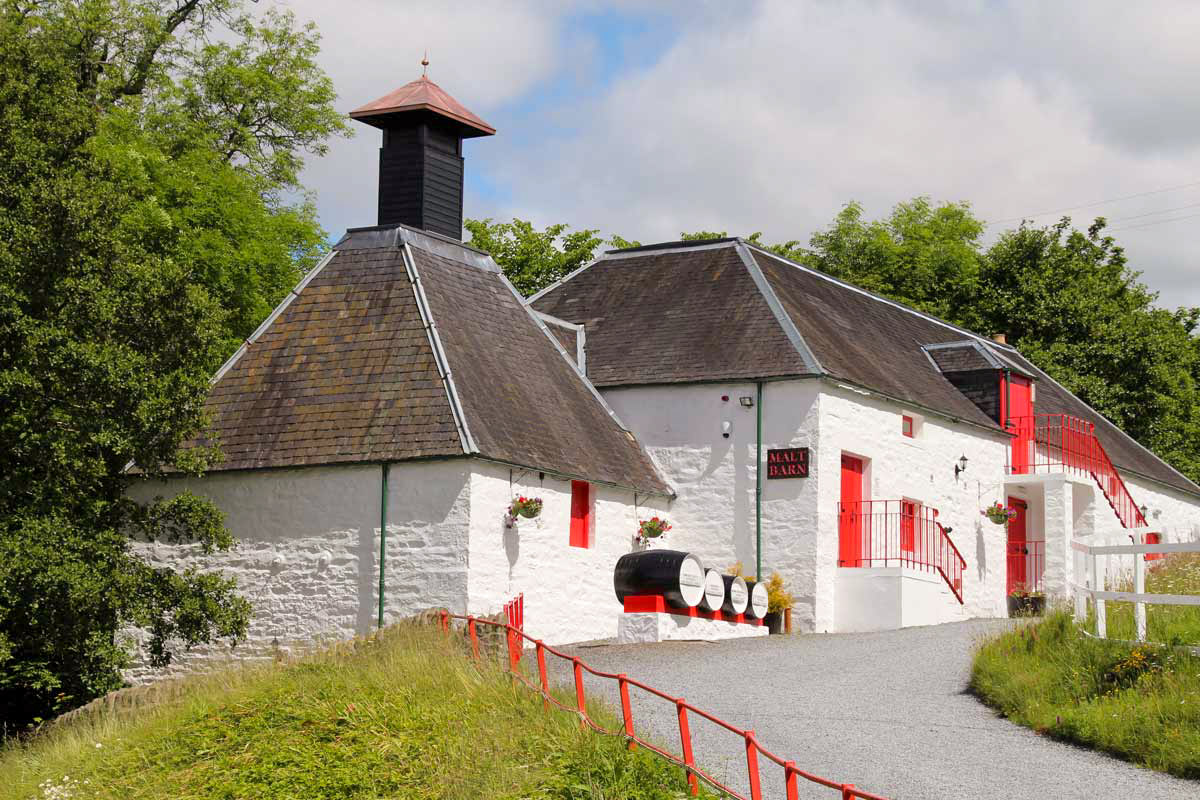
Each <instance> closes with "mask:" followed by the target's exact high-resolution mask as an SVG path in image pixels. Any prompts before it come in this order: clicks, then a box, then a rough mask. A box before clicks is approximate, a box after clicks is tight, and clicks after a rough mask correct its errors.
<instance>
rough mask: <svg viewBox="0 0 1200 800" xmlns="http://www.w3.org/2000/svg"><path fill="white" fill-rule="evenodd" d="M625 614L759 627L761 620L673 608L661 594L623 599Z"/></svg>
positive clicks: (640, 595) (637, 595)
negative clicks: (725, 622) (662, 616)
mask: <svg viewBox="0 0 1200 800" xmlns="http://www.w3.org/2000/svg"><path fill="white" fill-rule="evenodd" d="M624 605H625V613H626V614H638V613H646V612H651V613H658V614H678V615H679V616H681V617H697V618H699V619H715V620H718V621H720V620H725V621H727V622H735V623H740V624H742V625H755V626H761V625H762V624H763V621H762V620H761V619H747V618H746V615H745V614H736V615H735V614H723V613H721V611H720V609H718V610H716V611H705V610H703V609H701V608H697V607H695V606H693V607H691V608H675V607H674V606H669V605H667V599H666V598H665V597H663V596H662V595H661V594H635V595H630V596H629V597H626V598H625V603H624Z"/></svg>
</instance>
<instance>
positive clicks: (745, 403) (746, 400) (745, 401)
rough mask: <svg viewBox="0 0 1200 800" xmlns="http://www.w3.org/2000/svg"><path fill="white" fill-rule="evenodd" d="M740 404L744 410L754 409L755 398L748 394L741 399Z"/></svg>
mask: <svg viewBox="0 0 1200 800" xmlns="http://www.w3.org/2000/svg"><path fill="white" fill-rule="evenodd" d="M738 402H739V403H741V404H742V407H743V408H754V398H753V397H751V396H750V395H748V394H744V395H742V396H741V397H739V398H738Z"/></svg>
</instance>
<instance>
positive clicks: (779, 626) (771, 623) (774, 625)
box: [763, 611, 783, 636]
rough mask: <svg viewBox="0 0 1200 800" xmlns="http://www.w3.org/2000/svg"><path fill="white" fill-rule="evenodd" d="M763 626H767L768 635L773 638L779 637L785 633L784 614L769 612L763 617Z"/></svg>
mask: <svg viewBox="0 0 1200 800" xmlns="http://www.w3.org/2000/svg"><path fill="white" fill-rule="evenodd" d="M763 624H764V625H766V626H767V633H769V634H771V635H772V636H778V635H779V634H781V633H783V612H782V611H769V612H767V615H766V616H765V617H763Z"/></svg>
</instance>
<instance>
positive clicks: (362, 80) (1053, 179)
mask: <svg viewBox="0 0 1200 800" xmlns="http://www.w3.org/2000/svg"><path fill="white" fill-rule="evenodd" d="M632 6H633V4H625V8H626V10H628V9H629V8H630V7H632ZM293 7H294V8H296V10H297V11H298V13H300V15H301V16H305V12H308V13H309V15H310V16H312V17H314V18H315V19H316V20H317V22H318V24H319V25H320V26H321V29H322V31H323V32H324V33H325V37H326V52H325V55H324V58H325V60H326V66H327V68H328V69H329V70H330V72H331V73H332V74H333V76H334V78H335V81H336V82H337V85H338V88H339V91H340V92H341V94H342V96H343V98H345V102H344V103H343V104H344V105H345V106H346V107H347V108H349V107H352V106H353V105H357V104H358V103H359V102H362V101H365V100H369V99H373V98H374V97H376V96H378V95H380V94H383V93H384V92H385V91H388V90H390V89H391V88H393V87H394V86H396V85H399V84H400V83H403V82H405V81H407V80H409V79H411V77H413V76H414V75H415V74H416V72H415V70H416V64H415V62H416V61H417V60H419V58H420V50H421V48H423V47H424V46H425V45H426V44H428V46H429V47H430V50H431V60H432V61H433V62H434V67H433V71H432V74H433V75H434V76H435V77H436V80H438V81H439V82H440V83H441V84H442V85H443V87H444V88H446V89H447V90H448V91H450V92H451V93H452V94H454V95H455V96H456V97H458V98H459V99H460V100H462V101H463V102H464V103H465V104H466V105H468V106H469V107H471V108H472V109H473V110H475V111H477V112H478V113H480V114H481V115H482V116H483V117H484V118H485V119H489V114H491V115H502V114H503V113H504V110H505V109H506V108H511V107H513V106H515V105H516V104H518V103H525V102H528V101H529V98H530V95H531V94H532V95H534V96H536V95H537V93H538V92H539V91H542V90H543V89H544V87H545V86H546V85H547V82H548V81H550V80H551V79H553V78H554V77H555V76H557V75H564V74H567V75H571V74H575V72H579V73H580V75H581V76H582V77H579V78H578V80H579V83H580V87H581V89H580V91H579V92H578V94H577V95H574V96H570V97H568V98H567V99H566V100H565V101H563V102H560V103H556V104H555V105H554V106H553V107H551V108H543V109H540V110H538V111H534V112H530V113H527V114H525V115H523V116H520V117H518V118H514V119H511V120H509V124H508V125H507V126H505V127H501V128H500V131H499V134H498V136H496V137H495V138H494V139H485V140H476V141H474V142H472V143H471V146H470V149H469V151H468V154H467V157H468V162H467V169H468V172H469V173H473V174H475V175H476V176H477V177H486V179H487V182H488V183H489V184H490V185H499V186H503V187H505V189H506V191H507V193H508V198H507V199H506V200H505V201H504V202H503V205H500V204H498V203H496V202H495V201H488V200H482V199H480V197H479V196H475V197H472V196H469V197H468V209H467V210H468V214H470V215H471V216H484V215H491V216H496V217H500V218H507V217H511V216H514V215H519V216H527V217H532V218H533V219H535V220H536V221H538V222H539V223H547V222H556V221H567V222H570V223H572V224H574V225H577V226H589V227H601V228H602V229H604V230H606V231H615V232H619V233H621V234H622V235H624V236H627V237H631V238H639V239H642V240H645V241H653V240H661V239H668V238H674V237H675V236H676V235H677V234H678V232H679V231H681V230H692V229H697V228H708V229H716V230H729V231H731V232H737V233H749V232H752V231H756V230H762V231H764V232H765V234H766V238H767V239H768V240H779V239H790V238H800V239H807V238H808V236H809V235H810V234H811V232H812V231H813V230H814V229H816V228H818V227H821V226H823V225H824V224H826V223H827V222H828V221H829V220H830V219H831V218H832V216H833V215H834V214H835V213H836V212H837V210H838V208H839V207H840V206H841V205H842V204H843V203H845V202H846V201H848V200H850V199H857V200H860V201H862V202H864V203H865V204H866V205H867V208H868V210H869V211H870V212H872V213H875V214H882V213H884V212H886V210H887V209H888V208H889V207H890V206H891V205H892V204H894V203H895V202H898V201H900V200H904V199H907V198H910V197H912V196H914V195H917V194H928V195H931V196H933V197H934V198H936V199H946V200H967V201H970V202H971V203H972V204H973V205H974V207H975V208H976V210H977V211H978V212H979V213H980V215H981V216H983V217H984V218H990V219H1001V218H1006V217H1011V216H1016V215H1020V214H1029V213H1033V212H1039V211H1043V210H1048V209H1055V208H1061V207H1063V206H1070V205H1079V204H1083V203H1087V202H1089V201H1093V200H1099V199H1102V198H1110V197H1119V196H1123V195H1128V194H1132V193H1135V192H1140V191H1146V190H1149V189H1155V188H1159V187H1164V186H1172V185H1178V184H1183V183H1187V182H1189V181H1200V138H1198V137H1197V136H1196V134H1195V133H1194V132H1195V131H1196V130H1200V93H1197V92H1195V91H1194V86H1193V85H1194V82H1195V75H1196V74H1197V72H1198V68H1200V48H1196V47H1195V46H1194V43H1195V42H1196V41H1198V40H1200V37H1198V36H1197V33H1198V32H1200V6H1196V5H1194V4H1186V3H1180V4H1176V3H1161V4H1150V5H1147V4H1122V3H1112V4H1104V5H1102V4H1100V3H1094V2H1088V3H1077V4H1073V5H1067V4H1032V3H1023V2H1014V3H1011V4H1004V3H977V4H971V5H967V4H963V3H957V2H954V3H946V4H944V5H930V4H924V5H919V6H911V5H898V4H891V3H882V2H871V3H855V4H849V3H805V4H801V3H792V2H764V3H760V4H754V5H738V6H731V5H727V4H708V5H705V6H703V7H701V8H700V9H699V10H693V7H692V6H690V5H689V6H675V7H673V9H672V10H673V13H675V14H676V15H677V16H676V17H675V19H676V23H677V27H676V29H675V31H674V32H673V34H672V35H671V36H663V37H661V44H660V46H661V48H662V50H661V52H657V53H655V52H649V53H647V52H645V49H646V48H647V47H653V45H654V42H653V41H652V42H649V43H647V42H645V41H643V42H641V43H640V47H641V48H642V50H641V51H640V52H639V55H640V56H642V58H643V61H642V63H645V62H646V61H648V62H649V66H638V67H635V66H633V65H630V66H629V67H628V68H627V69H626V70H624V71H622V72H621V73H620V75H619V76H618V77H617V78H616V79H615V80H613V81H612V82H611V83H609V84H606V85H605V87H604V88H602V89H596V87H595V85H594V84H589V83H588V78H587V75H588V74H589V70H590V69H591V67H590V66H589V65H590V64H591V63H592V62H593V61H594V59H595V58H596V55H595V53H594V44H595V43H594V42H593V41H589V40H588V38H587V37H586V36H584V37H582V38H581V37H579V36H577V35H576V36H569V35H565V34H564V32H563V19H564V13H565V12H564V11H563V10H562V9H561V8H560V7H558V6H556V5H550V4H544V5H539V4H516V5H512V6H507V5H506V6H504V7H502V8H501V7H499V6H498V5H496V4H490V3H483V4H479V5H470V6H468V5H465V4H458V3H454V4H449V3H448V4H444V5H435V4H426V5H424V6H421V7H417V8H416V9H415V10H414V9H413V8H406V9H405V10H404V11H398V10H394V7H393V6H392V4H384V3H367V4H363V5H362V6H361V7H360V6H359V5H358V4H340V3H339V4H337V5H336V12H334V7H333V6H327V5H325V4H322V3H318V2H316V0H308V1H307V2H299V3H294V4H293ZM364 8H365V9H368V10H367V11H364V10H362V9H364ZM347 9H354V11H353V12H350V11H348V10H347ZM658 10H660V7H656V13H657V11H658ZM498 127H500V126H498ZM376 139H377V137H376V135H375V134H374V132H373V131H366V130H364V131H363V133H362V135H360V136H359V137H358V138H357V139H356V140H355V141H354V142H353V143H351V144H349V145H344V146H339V147H337V148H336V149H335V151H334V153H332V154H331V156H330V157H329V158H327V159H323V160H322V162H321V163H316V164H314V165H313V166H312V167H311V168H310V170H309V172H308V173H307V174H306V177H307V178H308V182H309V185H310V186H311V187H312V188H313V189H315V190H316V191H317V193H318V199H319V203H320V207H321V210H322V215H323V219H324V220H325V223H326V225H327V226H328V227H330V228H331V229H333V228H340V227H344V226H345V225H346V224H349V223H351V222H354V224H363V223H370V222H372V221H374V186H375V177H376V176H375V155H374V153H375V148H376V147H377V140H376ZM1197 202H1200V186H1197V187H1192V188H1191V189H1185V190H1178V191H1175V192H1167V193H1162V194H1158V195H1152V196H1148V197H1144V198H1139V199H1137V200H1131V201H1125V202H1121V203H1113V204H1109V205H1106V206H1100V207H1096V208H1091V209H1086V210H1083V211H1081V212H1079V213H1078V215H1077V216H1078V221H1079V223H1080V224H1084V223H1085V222H1086V220H1088V219H1090V215H1093V214H1097V213H1105V214H1106V215H1108V216H1109V217H1111V218H1117V217H1122V216H1129V215H1135V214H1139V213H1144V212H1149V211H1155V210H1159V209H1165V208H1171V207H1176V206H1183V205H1187V204H1188V203H1197ZM1197 210H1200V209H1197ZM1185 213H1186V212H1180V214H1179V215H1183V214H1185ZM1168 216H1170V215H1168ZM1052 219H1053V216H1047V217H1042V218H1039V221H1040V222H1048V221H1051V220H1052ZM1155 219H1156V218H1153V217H1151V218H1144V219H1141V220H1137V221H1133V220H1131V221H1129V222H1127V223H1126V225H1134V224H1137V223H1138V222H1148V221H1154V220H1155ZM1197 223H1200V219H1194V220H1191V221H1182V222H1178V223H1175V224H1171V225H1160V226H1155V227H1148V228H1138V229H1129V230H1127V231H1123V232H1119V233H1118V234H1117V235H1118V237H1119V238H1120V240H1121V241H1122V243H1123V244H1125V245H1126V246H1127V250H1128V252H1129V254H1130V256H1131V260H1132V261H1133V264H1134V265H1135V267H1137V268H1139V269H1143V270H1145V272H1146V280H1147V282H1149V283H1150V284H1151V286H1153V287H1155V288H1158V289H1160V290H1162V291H1163V293H1164V297H1163V303H1164V305H1174V304H1177V303H1183V302H1187V303H1195V304H1200V280H1198V278H1200V265H1198V264H1197V263H1196V261H1195V259H1193V258H1192V250H1193V248H1194V246H1195V245H1196V244H1197V239H1200V236H1197V233H1196V232H1197V231H1200V224H1197ZM1120 225H1121V223H1120V222H1115V223H1114V225H1113V227H1114V228H1118V227H1120Z"/></svg>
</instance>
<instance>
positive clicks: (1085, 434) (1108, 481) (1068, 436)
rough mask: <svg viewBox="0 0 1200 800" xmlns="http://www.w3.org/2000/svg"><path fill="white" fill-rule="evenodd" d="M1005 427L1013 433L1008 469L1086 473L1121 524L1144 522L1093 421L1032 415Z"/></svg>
mask: <svg viewBox="0 0 1200 800" xmlns="http://www.w3.org/2000/svg"><path fill="white" fill-rule="evenodd" d="M1009 429H1010V430H1011V431H1012V432H1013V433H1014V434H1015V435H1016V436H1015V438H1014V439H1013V448H1014V451H1015V452H1013V453H1012V454H1011V455H1010V459H1009V472H1011V473H1013V474H1018V475H1024V474H1037V473H1038V472H1039V471H1043V472H1051V471H1055V470H1059V469H1061V470H1064V471H1068V472H1075V473H1079V474H1083V475H1090V476H1091V477H1092V480H1094V481H1095V482H1096V484H1097V485H1098V486H1099V487H1100V491H1101V493H1103V495H1104V499H1105V500H1107V501H1108V504H1109V505H1110V506H1112V510H1113V513H1115V514H1116V515H1117V519H1118V520H1120V522H1121V526H1122V527H1124V528H1137V527H1142V526H1144V525H1145V524H1146V517H1145V516H1144V515H1143V514H1142V510H1141V509H1140V508H1138V505H1137V503H1135V502H1134V500H1133V496H1132V495H1130V494H1129V487H1127V486H1126V485H1125V481H1124V479H1123V478H1122V477H1121V473H1119V472H1118V471H1117V468H1116V467H1115V466H1113V463H1112V460H1111V459H1109V457H1108V453H1107V452H1106V451H1105V450H1104V445H1102V444H1100V440H1099V439H1098V438H1097V437H1096V426H1095V424H1094V423H1091V422H1088V421H1087V420H1084V419H1080V418H1079V417H1072V416H1070V415H1069V414H1035V415H1034V416H1031V417H1014V418H1012V419H1010V420H1009Z"/></svg>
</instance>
